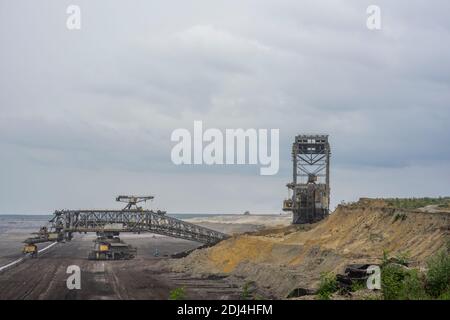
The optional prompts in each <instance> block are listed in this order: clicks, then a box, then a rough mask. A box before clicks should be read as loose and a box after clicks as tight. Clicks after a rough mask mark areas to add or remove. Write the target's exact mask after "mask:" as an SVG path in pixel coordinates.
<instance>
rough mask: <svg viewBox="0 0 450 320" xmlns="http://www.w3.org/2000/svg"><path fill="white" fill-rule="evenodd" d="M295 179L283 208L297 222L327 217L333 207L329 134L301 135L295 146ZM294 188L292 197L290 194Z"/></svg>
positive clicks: (293, 159) (289, 185) (313, 220)
mask: <svg viewBox="0 0 450 320" xmlns="http://www.w3.org/2000/svg"><path fill="white" fill-rule="evenodd" d="M292 161H293V165H294V166H293V181H292V182H291V183H288V184H287V185H286V186H287V187H288V192H289V197H288V199H286V200H285V201H284V203H283V211H292V213H293V219H292V223H293V224H303V223H314V222H317V221H320V220H322V219H324V218H325V217H326V216H328V214H329V208H330V144H329V143H328V135H298V136H296V137H295V141H294V143H293V145H292ZM291 191H292V197H290V194H291Z"/></svg>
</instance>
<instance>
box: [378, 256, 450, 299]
mask: <svg viewBox="0 0 450 320" xmlns="http://www.w3.org/2000/svg"><path fill="white" fill-rule="evenodd" d="M403 260H405V261H406V260H407V258H406V256H402V255H399V256H397V257H396V258H394V259H393V258H389V256H388V253H387V252H384V253H383V262H382V266H381V289H382V293H383V298H384V299H386V300H424V299H442V300H449V299H450V257H449V254H448V252H447V250H443V251H442V252H440V253H439V254H437V255H436V256H434V257H433V258H431V259H430V260H429V261H428V269H427V271H426V272H425V273H421V272H419V271H418V270H416V269H407V268H405V267H403V266H402V265H400V264H399V263H398V261H400V262H402V261H403ZM392 261H394V263H392Z"/></svg>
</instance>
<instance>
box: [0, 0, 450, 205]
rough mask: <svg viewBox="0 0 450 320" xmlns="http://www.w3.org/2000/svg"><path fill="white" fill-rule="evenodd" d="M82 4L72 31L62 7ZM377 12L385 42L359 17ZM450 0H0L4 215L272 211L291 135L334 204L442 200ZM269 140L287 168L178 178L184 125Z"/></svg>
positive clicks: (185, 171)
mask: <svg viewBox="0 0 450 320" xmlns="http://www.w3.org/2000/svg"><path fill="white" fill-rule="evenodd" d="M70 4H76V5H79V6H80V8H81V30H72V31H70V30H68V29H67V28H66V19H67V17H68V15H67V13H66V9H67V7H68V6H69V5H70ZM370 4H376V5H378V6H380V8H381V19H382V20H381V30H377V31H373V30H372V31H371V30H368V29H367V27H366V19H367V14H366V9H367V7H368V6H369V5H370ZM449 12H450V2H449V1H444V0H442V1H411V0H408V1H407V0H404V1H400V0H396V1H392V0H390V1H364V0H354V1H349V0H345V1H344V0H342V1H337V0H335V1H317V0H314V1H299V0H292V1H291V0H289V1H288V0H273V1H261V0H244V1H234V0H231V1H230V0H202V1H191V0H189V1H187V0H183V1H181V0H180V1H173V0H169V1H149V0H134V1H130V2H125V1H112V0H95V1H92V0H89V1H77V0H72V1H62V0H59V1H43V0H40V1H31V0H30V1H12V0H11V1H7V0H0V88H1V89H0V213H51V212H53V211H54V210H55V209H63V208H91V207H95V208H109V207H111V208H116V207H118V204H116V203H115V202H114V197H115V196H116V195H117V194H154V195H155V196H156V199H155V202H154V204H153V207H154V208H161V209H166V210H168V211H169V212H186V213H188V212H192V213H198V212H202V213H242V212H244V211H245V210H249V211H251V212H255V213H256V212H261V213H278V212H280V210H281V203H282V200H283V198H285V197H286V196H287V189H286V186H285V185H286V183H287V182H290V180H291V179H292V177H291V171H292V169H291V166H292V165H291V161H290V154H291V150H290V148H291V144H292V141H293V138H294V136H295V135H296V134H299V133H305V132H306V133H327V134H329V135H330V142H331V148H332V166H331V188H332V204H333V206H334V205H336V204H337V203H339V202H340V201H341V200H355V199H357V198H359V197H362V196H373V197H375V196H392V197H395V196H438V195H450V148H449V145H450V126H449V123H450V19H449V18H448V13H449ZM194 120H202V121H203V125H204V127H205V128H212V127H213V128H219V129H225V128H257V129H258V128H267V129H270V128H279V129H280V156H281V159H280V161H281V162H280V171H279V173H278V174H277V175H274V176H260V175H259V166H244V167H238V166H223V167H208V166H197V167H194V166H175V165H174V164H173V163H172V162H171V160H170V151H171V148H172V147H173V145H174V143H173V142H171V141H170V135H171V133H172V131H173V130H174V129H176V128H187V129H190V130H192V127H193V121H194Z"/></svg>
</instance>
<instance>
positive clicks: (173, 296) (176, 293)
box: [169, 288, 186, 300]
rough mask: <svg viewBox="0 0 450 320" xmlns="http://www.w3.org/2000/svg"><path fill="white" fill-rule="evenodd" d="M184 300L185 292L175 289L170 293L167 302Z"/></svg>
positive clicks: (182, 289)
mask: <svg viewBox="0 0 450 320" xmlns="http://www.w3.org/2000/svg"><path fill="white" fill-rule="evenodd" d="M184 299H186V292H185V290H184V288H176V289H173V290H172V291H170V294H169V300H184Z"/></svg>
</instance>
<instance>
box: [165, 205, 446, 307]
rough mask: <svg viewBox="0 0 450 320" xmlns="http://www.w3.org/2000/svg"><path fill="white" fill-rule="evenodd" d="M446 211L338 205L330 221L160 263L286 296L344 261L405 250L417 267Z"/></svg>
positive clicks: (434, 248)
mask: <svg viewBox="0 0 450 320" xmlns="http://www.w3.org/2000/svg"><path fill="white" fill-rule="evenodd" d="M449 230H450V213H449V212H448V211H443V210H442V211H439V210H403V209H397V208H393V207H390V206H389V205H387V204H386V203H385V202H384V201H382V200H370V199H362V200H360V201H359V202H357V203H355V204H351V205H340V206H338V208H337V209H336V210H335V212H334V213H332V214H331V215H330V216H329V217H328V218H327V219H325V220H323V221H321V222H319V223H317V224H314V225H305V226H284V227H278V228H273V227H272V228H270V229H265V230H262V231H256V232H250V233H247V234H242V235H235V236H233V237H232V238H230V239H228V240H225V241H222V242H221V243H219V244H217V245H215V246H214V247H211V248H206V249H199V250H195V251H194V252H193V253H191V254H190V255H189V256H187V257H185V258H182V259H176V260H170V261H167V262H165V263H167V264H168V266H169V268H170V269H171V270H173V271H176V272H183V273H189V274H193V275H195V276H197V277H208V276H209V277H210V276H211V275H216V276H228V277H229V278H230V279H232V278H235V279H239V280H240V282H241V283H242V282H244V283H245V282H247V283H249V284H251V286H252V287H254V288H255V292H258V293H259V294H260V295H261V296H263V297H271V298H281V299H283V298H286V297H287V296H288V295H289V293H291V292H292V291H293V290H294V289H296V288H303V289H311V290H314V289H315V288H317V286H318V280H319V277H320V274H321V273H322V272H330V271H332V272H335V273H342V272H343V270H344V268H345V267H346V266H347V265H348V264H353V263H362V264H366V263H368V264H379V263H380V262H381V258H382V256H383V252H384V251H388V252H390V253H391V254H392V255H396V254H403V255H404V254H406V255H407V256H408V258H409V260H410V261H411V265H412V266H415V267H419V268H421V267H423V266H424V265H425V262H426V260H427V259H428V258H429V257H430V256H432V255H434V254H435V253H437V252H438V251H439V250H441V249H443V248H445V246H446V244H447V243H448V241H449Z"/></svg>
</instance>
